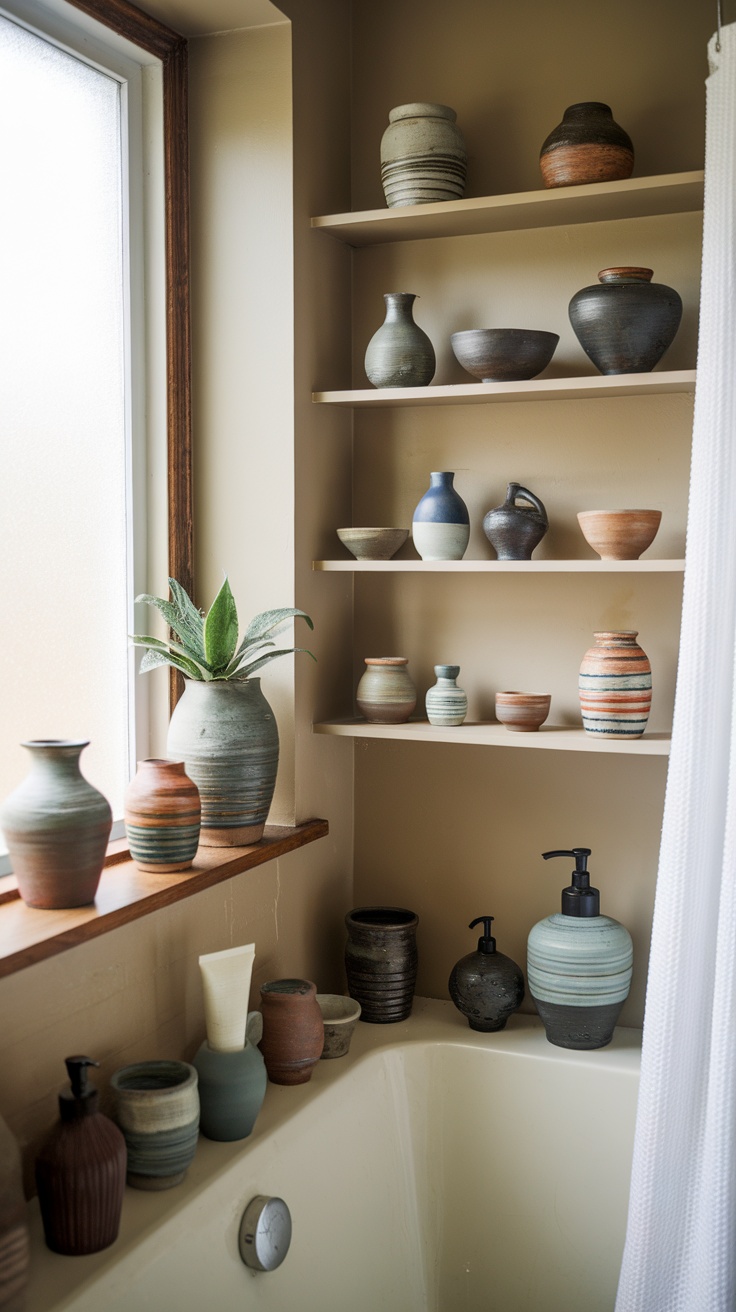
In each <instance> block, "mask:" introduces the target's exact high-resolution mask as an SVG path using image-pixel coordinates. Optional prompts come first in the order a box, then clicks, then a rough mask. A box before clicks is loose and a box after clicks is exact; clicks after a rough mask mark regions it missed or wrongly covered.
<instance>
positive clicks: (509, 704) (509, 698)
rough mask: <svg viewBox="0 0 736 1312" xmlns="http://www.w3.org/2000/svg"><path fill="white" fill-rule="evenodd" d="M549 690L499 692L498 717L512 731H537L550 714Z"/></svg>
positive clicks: (497, 701)
mask: <svg viewBox="0 0 736 1312" xmlns="http://www.w3.org/2000/svg"><path fill="white" fill-rule="evenodd" d="M551 700H552V698H551V695H550V693H548V692H497V693H496V719H497V720H500V722H501V724H505V725H506V728H507V729H510V730H511V731H512V733H535V732H536V730H537V729H538V728H539V726H540V725H541V724H544V722H545V720H546V719H547V716H548V715H549V707H550V702H551Z"/></svg>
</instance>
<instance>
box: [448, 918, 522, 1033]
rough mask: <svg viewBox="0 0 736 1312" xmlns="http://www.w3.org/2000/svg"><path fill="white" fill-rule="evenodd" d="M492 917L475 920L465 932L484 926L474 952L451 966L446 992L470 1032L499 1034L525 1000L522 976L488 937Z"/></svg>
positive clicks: (494, 941) (489, 935)
mask: <svg viewBox="0 0 736 1312" xmlns="http://www.w3.org/2000/svg"><path fill="white" fill-rule="evenodd" d="M492 921H493V916H478V917H477V918H476V919H475V920H471V922H470V924H469V926H468V928H469V929H474V928H475V926H476V925H480V924H482V925H483V929H484V932H483V934H482V935H481V937H480V938H479V939H478V950H477V952H470V953H469V954H468V956H467V957H462V958H461V960H460V961H458V962H457V964H456V965H455V966H453V969H452V974H451V975H450V981H449V986H448V987H449V989H450V997H451V998H452V1000H453V1002H454V1003H455V1006H456V1007H457V1009H458V1011H461V1012H462V1013H463V1015H464V1016H467V1018H468V1024H469V1026H470V1028H471V1030H482V1031H483V1032H484V1033H490V1032H491V1031H493V1030H502V1029H503V1028H504V1025H505V1024H506V1021H507V1020H508V1018H509V1016H510V1015H511V1013H512V1012H514V1011H516V1010H517V1008H518V1007H520V1006H521V1004H522V1002H523V1000H524V976H523V974H522V972H521V969H520V967H519V966H517V964H516V962H515V961H512V960H511V958H510V957H505V956H504V955H503V952H497V951H496V940H495V938H493V936H492V934H491V922H492Z"/></svg>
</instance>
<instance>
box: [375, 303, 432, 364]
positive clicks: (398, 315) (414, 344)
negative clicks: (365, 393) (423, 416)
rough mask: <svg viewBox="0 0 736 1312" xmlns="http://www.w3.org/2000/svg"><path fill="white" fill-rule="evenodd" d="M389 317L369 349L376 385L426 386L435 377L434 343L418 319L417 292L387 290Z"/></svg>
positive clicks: (387, 313)
mask: <svg viewBox="0 0 736 1312" xmlns="http://www.w3.org/2000/svg"><path fill="white" fill-rule="evenodd" d="M383 299H384V301H385V302H386V318H385V320H384V322H383V323H382V324H381V327H380V328H379V329H378V331H377V332H375V333H374V334H373V336H372V337H371V340H370V341H369V343H368V349H367V351H366V353H365V372H366V374H367V376H368V378H369V379H370V381H371V382H372V383H373V386H374V387H426V386H427V384H428V383H431V381H432V379H433V378H434V371H435V354H434V347H433V346H432V343H431V342H430V340H429V338H428V336H427V334H426V333H425V332H424V331H423V330H422V329H421V328H420V327H419V325H418V324H416V323H415V322H414V314H413V306H414V302H415V300H416V299H417V298H416V294H415V293H414V292H387V293H386V295H385V296H384V298H383Z"/></svg>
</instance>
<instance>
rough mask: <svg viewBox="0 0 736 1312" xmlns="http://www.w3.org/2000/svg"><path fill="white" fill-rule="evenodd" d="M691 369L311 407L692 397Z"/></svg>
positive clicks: (345, 394)
mask: <svg viewBox="0 0 736 1312" xmlns="http://www.w3.org/2000/svg"><path fill="white" fill-rule="evenodd" d="M694 391H695V370H694V369H670V370H662V371H661V372H659V373H657V372H655V373H648V374H613V375H607V376H603V375H601V374H595V375H594V376H592V377H589V378H588V377H584V378H533V379H531V380H530V381H529V382H522V383H453V384H442V385H439V386H436V387H434V386H430V387H381V388H375V387H366V388H354V389H352V390H350V389H346V390H344V391H337V392H312V401H313V402H314V404H315V405H344V406H357V407H362V406H375V407H380V406H409V405H415V406H416V405H489V404H492V403H493V402H494V401H495V402H500V401H573V400H575V401H577V400H581V399H583V400H597V399H599V398H607V399H611V398H612V397H616V396H645V395H653V394H654V395H657V394H659V393H663V392H668V393H676V392H694Z"/></svg>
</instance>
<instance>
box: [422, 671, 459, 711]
mask: <svg viewBox="0 0 736 1312" xmlns="http://www.w3.org/2000/svg"><path fill="white" fill-rule="evenodd" d="M434 672H435V677H436V679H437V682H436V683H435V684H433V685H432V687H431V688H429V689H428V690H427V695H426V697H425V698H424V704H425V706H426V708H427V719H428V720H429V723H430V724H437V725H454V724H462V722H463V720H464V719H465V716H466V715H467V713H468V697H467V693H465V692H463V690H462V688H458V686H457V683H456V682H455V681H456V679H457V676H458V674H459V673H460V666H459V665H435V667H434Z"/></svg>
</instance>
